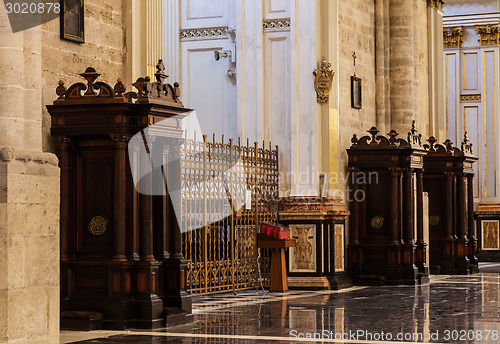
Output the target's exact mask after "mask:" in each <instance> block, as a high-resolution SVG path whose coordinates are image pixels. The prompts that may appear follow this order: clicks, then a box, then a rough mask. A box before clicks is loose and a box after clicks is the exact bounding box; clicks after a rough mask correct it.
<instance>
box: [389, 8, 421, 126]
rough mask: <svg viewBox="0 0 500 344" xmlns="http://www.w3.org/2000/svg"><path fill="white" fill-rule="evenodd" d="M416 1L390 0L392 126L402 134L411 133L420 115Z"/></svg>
mask: <svg viewBox="0 0 500 344" xmlns="http://www.w3.org/2000/svg"><path fill="white" fill-rule="evenodd" d="M414 1H415V0H389V4H390V8H389V20H390V51H389V64H390V67H389V70H390V89H391V94H390V111H391V112H390V114H391V120H390V123H391V129H395V130H396V131H398V132H400V133H405V132H407V131H408V129H409V126H410V125H411V123H412V121H413V120H414V119H415V116H416V113H415V103H416V91H417V89H416V80H415V45H414V35H415V33H414V25H413V18H414V13H413V12H414V11H413V8H414V6H413V5H414Z"/></svg>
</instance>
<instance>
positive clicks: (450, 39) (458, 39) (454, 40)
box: [443, 26, 464, 49]
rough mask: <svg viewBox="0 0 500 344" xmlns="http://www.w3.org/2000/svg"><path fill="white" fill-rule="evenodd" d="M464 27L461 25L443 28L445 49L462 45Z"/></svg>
mask: <svg viewBox="0 0 500 344" xmlns="http://www.w3.org/2000/svg"><path fill="white" fill-rule="evenodd" d="M463 34H464V29H463V27H461V26H456V27H446V28H444V29H443V46H444V48H445V49H456V48H460V46H461V45H462V36H463Z"/></svg>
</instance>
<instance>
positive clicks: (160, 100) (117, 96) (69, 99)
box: [54, 60, 184, 108]
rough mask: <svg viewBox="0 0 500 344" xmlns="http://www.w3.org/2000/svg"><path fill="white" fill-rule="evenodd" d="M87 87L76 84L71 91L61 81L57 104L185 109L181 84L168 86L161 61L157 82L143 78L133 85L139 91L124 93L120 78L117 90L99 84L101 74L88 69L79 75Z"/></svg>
mask: <svg viewBox="0 0 500 344" xmlns="http://www.w3.org/2000/svg"><path fill="white" fill-rule="evenodd" d="M80 75H81V76H82V77H83V78H84V79H85V80H86V84H85V83H82V82H78V83H75V84H73V85H71V86H70V87H69V88H66V86H64V81H62V80H61V81H59V86H57V88H56V93H57V95H58V96H59V97H58V98H57V99H56V100H55V101H54V104H58V105H61V104H90V103H94V104H95V103H98V104H102V103H136V104H148V103H155V104H165V105H170V106H175V107H182V108H183V107H184V105H183V104H182V102H181V98H180V94H181V91H180V87H179V83H177V82H176V83H174V85H173V86H172V85H170V84H168V83H165V79H166V78H168V75H166V74H165V65H164V64H163V61H162V60H159V61H158V64H157V65H156V73H155V79H156V81H154V82H151V79H150V78H149V76H146V77H140V78H138V79H137V81H136V82H134V83H133V84H132V86H134V87H135V88H136V89H137V92H133V91H131V92H127V93H125V90H126V88H125V85H124V84H123V80H122V79H118V80H117V82H116V84H115V85H114V87H111V86H110V85H109V84H107V83H105V82H101V81H96V80H97V78H98V77H99V76H100V75H101V74H99V73H97V71H96V70H95V69H94V68H92V67H88V68H87V69H86V70H85V72H83V73H81V74H80Z"/></svg>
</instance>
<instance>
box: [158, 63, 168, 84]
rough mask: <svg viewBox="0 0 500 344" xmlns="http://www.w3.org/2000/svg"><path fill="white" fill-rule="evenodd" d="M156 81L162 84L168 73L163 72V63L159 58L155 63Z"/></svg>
mask: <svg viewBox="0 0 500 344" xmlns="http://www.w3.org/2000/svg"><path fill="white" fill-rule="evenodd" d="M155 77H156V81H157V82H159V83H160V84H162V85H163V83H164V81H165V79H166V78H168V75H167V74H165V65H164V64H163V60H162V59H159V60H158V63H157V64H156V73H155Z"/></svg>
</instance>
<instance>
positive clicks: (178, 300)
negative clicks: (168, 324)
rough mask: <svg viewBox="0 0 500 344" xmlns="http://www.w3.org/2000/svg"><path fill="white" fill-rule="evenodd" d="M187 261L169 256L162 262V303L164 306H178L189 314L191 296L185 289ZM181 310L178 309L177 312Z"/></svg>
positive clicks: (190, 311) (190, 310)
mask: <svg viewBox="0 0 500 344" xmlns="http://www.w3.org/2000/svg"><path fill="white" fill-rule="evenodd" d="M188 262H189V260H186V259H177V258H169V259H167V260H165V262H164V263H163V273H164V276H163V285H164V287H163V288H164V290H163V295H164V296H163V304H164V307H165V308H169V309H171V308H178V309H181V310H182V312H184V313H186V314H191V313H192V308H193V307H192V301H191V296H190V295H189V294H188V293H187V290H186V270H187V264H188ZM171 311H172V310H171ZM182 312H180V311H179V314H180V313H182ZM173 314H175V313H173Z"/></svg>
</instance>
